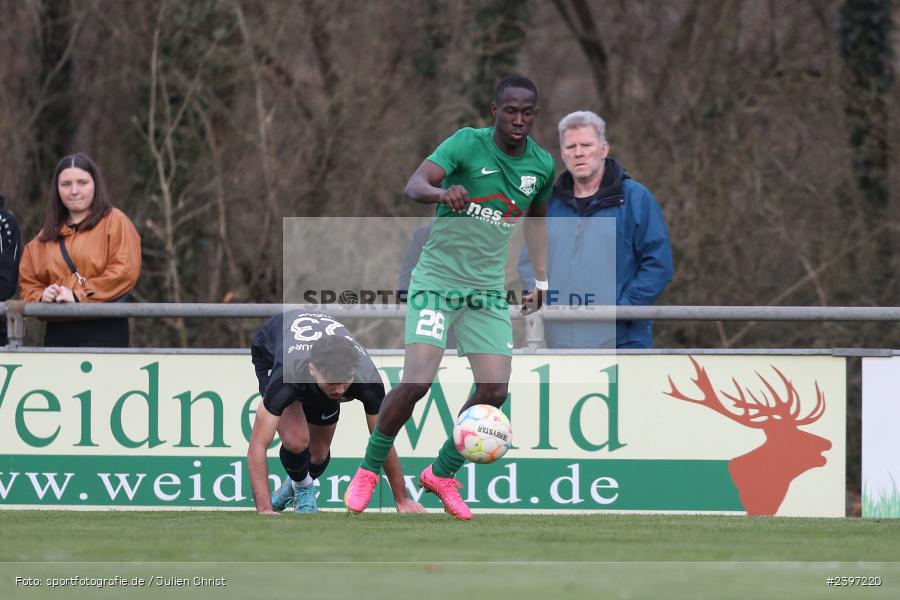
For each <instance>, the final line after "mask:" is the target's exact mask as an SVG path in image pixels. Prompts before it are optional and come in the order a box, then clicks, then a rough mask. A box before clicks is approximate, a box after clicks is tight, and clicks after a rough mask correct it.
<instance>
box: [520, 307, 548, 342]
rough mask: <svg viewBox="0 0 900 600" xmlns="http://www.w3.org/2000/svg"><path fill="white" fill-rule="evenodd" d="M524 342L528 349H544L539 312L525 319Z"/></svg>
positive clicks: (542, 328)
mask: <svg viewBox="0 0 900 600" xmlns="http://www.w3.org/2000/svg"><path fill="white" fill-rule="evenodd" d="M525 341H526V343H527V345H528V348H530V349H537V348H543V347H544V319H543V317H541V313H540V311H538V312H535V313H531V314H530V315H527V316H526V317H525Z"/></svg>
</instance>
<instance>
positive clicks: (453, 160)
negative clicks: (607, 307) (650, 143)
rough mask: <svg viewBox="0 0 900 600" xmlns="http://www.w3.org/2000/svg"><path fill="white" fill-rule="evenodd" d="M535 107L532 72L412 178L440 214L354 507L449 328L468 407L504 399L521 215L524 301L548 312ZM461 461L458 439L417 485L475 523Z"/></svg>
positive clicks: (416, 194)
mask: <svg viewBox="0 0 900 600" xmlns="http://www.w3.org/2000/svg"><path fill="white" fill-rule="evenodd" d="M537 102H538V93H537V87H536V86H535V85H534V83H533V82H532V81H531V80H530V79H528V78H527V77H522V76H519V75H511V76H508V77H504V78H503V79H501V80H500V81H499V82H498V83H497V87H496V90H495V95H494V102H493V103H492V104H491V114H492V115H493V116H494V118H495V124H494V127H489V128H485V129H472V128H464V129H460V130H459V131H457V132H456V133H454V134H453V135H452V136H450V137H449V138H448V139H446V140H444V142H443V143H441V145H440V146H438V148H437V149H436V150H435V151H434V152H433V153H432V154H431V156H429V157H428V158H427V159H426V160H425V161H424V162H423V163H422V164H421V165H420V166H419V168H418V169H417V170H416V172H415V173H413V175H412V177H410V178H409V181H408V182H407V184H406V190H405V192H404V193H405V194H406V196H407V197H409V198H411V199H412V200H415V201H416V202H420V203H423V204H437V208H436V216H437V218H436V219H435V222H434V225H433V226H432V230H431V234H430V236H429V238H428V241H427V242H426V244H425V247H424V248H423V250H422V255H421V257H420V258H419V262H418V264H417V266H416V268H415V270H414V271H413V273H412V280H411V282H410V289H409V293H408V302H407V313H406V333H405V343H406V352H405V356H404V362H403V376H402V379H401V382H400V384H399V385H397V386H396V387H394V388H393V389H392V390H391V391H390V392H389V393H388V394H387V396H386V397H385V399H384V401H383V403H382V406H381V412H380V414H379V417H378V423H377V425H376V428H375V431H374V432H373V433H372V435H371V436H370V437H369V444H368V447H367V448H366V455H365V458H364V459H363V461H362V464H361V465H360V467H359V469H358V470H357V471H356V474H355V475H354V476H353V479H352V480H351V481H350V485H349V487H348V489H347V492H346V493H345V494H344V503H345V504H346V506H347V508H348V509H349V510H350V511H352V512H357V513H359V512H362V511H364V510H365V509H366V506H368V504H369V500H370V498H371V497H372V492H373V491H374V489H375V486H376V485H377V484H378V479H379V475H378V474H379V473H380V471H381V467H382V465H383V464H384V461H385V458H386V457H387V454H388V451H389V450H390V449H391V447H392V445H393V442H394V438H395V437H396V436H397V433H398V432H399V431H400V428H401V427H403V424H404V423H406V421H407V420H408V419H409V418H410V416H411V415H412V412H413V407H414V406H415V403H416V402H417V401H418V400H419V399H420V398H422V397H423V396H425V394H426V393H427V392H428V389H429V388H430V387H431V384H432V382H433V381H434V377H435V374H436V373H437V369H438V367H439V365H440V362H441V358H442V357H443V355H444V348H445V347H446V343H447V329H448V328H449V327H450V325H451V324H453V326H454V328H455V331H456V335H457V339H458V342H457V344H458V346H457V348H458V353H459V355H460V356H466V357H468V359H469V364H470V366H471V368H472V373H473V375H474V378H475V391H474V393H473V394H472V396H471V397H470V398H469V400H468V401H467V402H466V404H465V406H464V407H463V409H462V410H465V409H466V408H468V407H470V406H473V405H475V404H491V405H493V406H498V407H499V406H500V405H502V404H503V402H504V401H505V400H506V396H507V389H508V386H509V376H510V371H511V360H512V347H513V344H512V323H511V322H510V318H509V306H508V304H507V301H506V294H505V291H504V280H505V277H504V270H505V265H506V262H507V253H508V246H509V238H510V236H511V235H512V231H513V229H514V228H515V225H516V222H517V221H518V219H519V217H521V216H523V215H527V216H528V217H529V218H528V219H526V220H525V225H524V233H525V241H526V242H527V244H528V252H529V254H530V255H531V256H532V257H537V260H533V263H534V267H535V275H536V277H535V278H536V280H537V281H536V286H535V287H536V289H535V291H534V292H533V293H532V294H529V295H527V296H526V298H525V306H526V308H525V310H524V311H523V312H526V313H527V312H530V311H534V310H537V309H538V308H540V306H541V304H542V302H543V292H544V291H545V290H546V289H547V274H546V247H547V233H546V226H545V224H544V220H543V217H544V215H545V214H546V203H547V200H548V199H549V197H550V192H551V187H552V185H553V177H554V163H553V158H552V157H551V156H550V154H549V153H548V152H547V151H546V150H544V149H543V148H541V147H540V146H538V145H537V143H535V142H534V140H532V139H531V138H530V137H528V133H529V132H530V131H531V127H532V125H533V124H534V119H535V117H536V116H537V114H538V103H537ZM463 462H465V460H464V459H463V457H462V455H461V454H460V453H459V452H458V451H457V450H456V447H455V446H454V444H453V438H452V436H451V437H450V438H449V439H448V440H447V441H446V443H445V444H444V445H443V447H442V448H441V449H440V452H439V453H438V457H437V459H436V460H435V461H434V463H433V464H432V465H430V466H428V467H427V468H426V469H425V470H424V471H423V472H422V474H421V475H420V477H419V483H420V485H421V486H422V487H423V488H425V489H426V490H427V491H429V492H432V493H434V494H436V495H437V496H438V497H439V498H440V499H441V502H443V504H444V509H445V510H446V511H447V512H448V513H450V514H451V515H453V516H454V517H456V518H457V519H461V520H465V521H468V520H469V519H471V518H472V511H471V510H469V507H468V506H466V503H465V502H464V501H463V499H462V497H461V496H460V493H459V488H460V487H461V486H462V484H460V483H459V481H457V480H456V479H455V477H454V475H455V474H456V472H457V471H458V470H459V468H460V467H462V464H463Z"/></svg>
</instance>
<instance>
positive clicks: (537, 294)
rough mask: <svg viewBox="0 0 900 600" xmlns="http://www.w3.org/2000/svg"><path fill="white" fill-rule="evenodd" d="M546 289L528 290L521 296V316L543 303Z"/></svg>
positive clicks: (534, 310) (536, 308)
mask: <svg viewBox="0 0 900 600" xmlns="http://www.w3.org/2000/svg"><path fill="white" fill-rule="evenodd" d="M546 293H547V291H546V290H537V289H535V290H529V291H528V292H526V293H525V295H523V296H522V316H523V317H524V316H525V315H530V314H531V313H534V312H537V311H539V310H540V309H541V307H542V306H543V305H544V298H545V295H546Z"/></svg>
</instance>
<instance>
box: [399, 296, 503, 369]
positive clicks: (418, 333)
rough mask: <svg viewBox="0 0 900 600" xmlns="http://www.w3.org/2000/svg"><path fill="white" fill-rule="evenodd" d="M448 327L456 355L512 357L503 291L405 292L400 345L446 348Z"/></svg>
mask: <svg viewBox="0 0 900 600" xmlns="http://www.w3.org/2000/svg"><path fill="white" fill-rule="evenodd" d="M451 325H452V326H453V330H454V332H455V333H456V339H457V340H458V341H457V352H458V354H459V355H460V356H465V355H466V354H500V355H502V356H512V347H513V343H512V321H510V318H509V303H508V302H507V301H506V296H504V295H503V292H499V291H496V290H474V289H471V288H469V289H455V290H450V291H440V292H437V291H420V290H416V289H410V290H409V294H408V296H407V304H406V335H405V338H404V343H406V344H430V345H432V346H439V347H441V348H446V347H447V331H448V330H449V329H450V326H451Z"/></svg>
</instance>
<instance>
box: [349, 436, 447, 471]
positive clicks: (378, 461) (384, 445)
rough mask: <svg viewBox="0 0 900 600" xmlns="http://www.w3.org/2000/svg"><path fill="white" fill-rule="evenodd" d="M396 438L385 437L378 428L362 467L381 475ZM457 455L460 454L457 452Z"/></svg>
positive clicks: (370, 440) (368, 447)
mask: <svg viewBox="0 0 900 600" xmlns="http://www.w3.org/2000/svg"><path fill="white" fill-rule="evenodd" d="M395 437H397V436H393V435H384V434H383V433H381V432H380V431H378V428H377V427H376V428H375V431H373V432H372V435H371V436H369V445H368V446H366V455H365V456H364V457H363V459H362V463H361V464H360V466H361V467H362V468H363V469H366V470H367V471H372V472H373V473H381V467H382V466H383V465H384V461H386V460H387V455H388V452H390V451H391V446H393V445H394V438H395ZM457 454H459V453H458V452H457Z"/></svg>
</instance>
